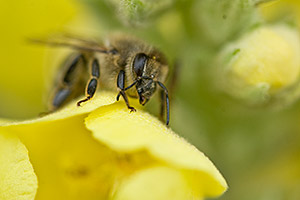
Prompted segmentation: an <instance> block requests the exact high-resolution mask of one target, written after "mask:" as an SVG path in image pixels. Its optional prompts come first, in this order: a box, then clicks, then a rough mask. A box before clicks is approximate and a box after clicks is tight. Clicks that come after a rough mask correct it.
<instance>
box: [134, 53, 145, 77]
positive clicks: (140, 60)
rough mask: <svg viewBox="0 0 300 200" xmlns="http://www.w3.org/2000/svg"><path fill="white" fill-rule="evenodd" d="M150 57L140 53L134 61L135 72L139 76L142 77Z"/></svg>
mask: <svg viewBox="0 0 300 200" xmlns="http://www.w3.org/2000/svg"><path fill="white" fill-rule="evenodd" d="M147 60H148V56H147V55H146V54H144V53H139V54H137V55H136V56H135V58H134V61H133V70H134V72H135V73H136V75H137V76H142V74H143V71H144V67H145V64H146V62H147Z"/></svg>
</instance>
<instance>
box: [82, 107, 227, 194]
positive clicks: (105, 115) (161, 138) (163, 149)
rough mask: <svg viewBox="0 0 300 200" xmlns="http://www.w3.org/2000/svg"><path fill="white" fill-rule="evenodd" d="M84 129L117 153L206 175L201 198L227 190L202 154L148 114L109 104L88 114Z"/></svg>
mask: <svg viewBox="0 0 300 200" xmlns="http://www.w3.org/2000/svg"><path fill="white" fill-rule="evenodd" d="M86 126H87V128H88V129H90V130H91V131H92V132H93V135H94V137H95V138H96V139H98V140H99V141H101V142H103V143H105V144H106V145H108V146H109V147H111V148H112V149H114V150H116V151H118V152H123V153H124V152H126V153H134V152H135V151H137V150H146V151H148V152H149V153H150V154H151V155H152V156H153V157H154V158H157V159H159V160H161V161H163V162H166V163H168V164H169V165H172V166H174V167H177V168H182V169H188V170H194V172H195V174H197V173H207V174H209V176H205V177H206V179H205V180H203V181H204V182H205V183H206V184H205V186H204V187H205V189H204V191H203V194H204V195H205V196H206V195H208V196H215V195H218V194H220V193H222V192H224V191H225V190H226V188H227V185H226V182H225V180H224V179H223V177H222V176H221V174H220V173H219V171H218V170H217V169H216V168H215V167H214V165H213V164H212V162H211V161H210V160H209V159H208V158H207V157H206V156H205V155H204V154H203V153H202V152H200V151H199V150H197V149H196V148H195V147H194V146H192V145H190V144H189V143H187V142H186V141H185V140H184V139H182V138H180V137H179V136H178V135H176V134H175V133H174V132H173V131H172V130H171V129H168V128H167V127H166V126H165V125H164V124H163V123H162V122H160V121H159V120H158V119H156V118H153V117H151V116H150V115H149V114H148V113H145V112H143V111H141V110H139V111H138V112H137V113H133V114H131V113H129V112H128V109H127V108H126V107H124V105H123V104H121V103H118V104H112V105H110V106H106V107H101V108H100V109H98V110H96V111H94V112H93V113H92V114H90V116H89V117H88V118H87V119H86ZM103 127H110V128H109V129H104V128H103ZM202 189H203V188H201V189H200V188H199V190H202Z"/></svg>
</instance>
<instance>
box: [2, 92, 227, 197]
mask: <svg viewBox="0 0 300 200" xmlns="http://www.w3.org/2000/svg"><path fill="white" fill-rule="evenodd" d="M114 102H115V93H111V92H100V93H97V95H96V96H95V98H94V99H93V100H91V101H89V102H87V103H85V104H83V105H82V107H77V106H76V100H75V101H74V102H71V103H70V104H69V105H67V106H66V107H65V108H64V109H62V110H61V111H58V112H56V113H53V114H51V115H48V116H45V117H43V118H39V119H36V120H30V121H25V122H21V123H11V124H4V125H2V127H0V130H1V129H5V130H6V131H9V132H11V133H16V134H17V135H18V136H19V137H20V139H21V140H22V142H23V143H24V144H25V145H26V147H27V148H28V150H29V152H30V156H31V157H30V158H31V161H32V164H33V166H34V168H35V171H36V173H37V176H38V177H39V190H38V192H37V198H36V199H42V200H45V199H101V198H102V199H107V198H109V197H114V194H118V192H119V191H120V194H123V192H125V193H127V192H130V188H131V186H130V185H131V184H133V185H134V184H136V183H135V182H136V181H137V182H139V181H141V180H144V181H145V182H144V184H145V186H146V185H147V184H148V183H149V181H151V180H148V177H149V175H147V174H148V172H149V173H150V174H152V173H154V175H158V174H164V172H165V173H166V174H165V176H166V177H168V176H172V177H173V179H174V184H171V185H167V186H166V189H168V188H177V187H181V186H186V188H187V189H185V190H184V191H182V193H178V195H179V196H178V198H181V196H182V195H183V196H184V195H187V194H190V193H192V195H193V197H195V198H202V197H214V196H219V195H221V194H222V193H223V192H224V191H225V190H226V189H227V185H226V182H225V180H224V179H223V177H222V176H221V174H220V173H219V172H218V170H217V169H216V168H215V166H214V165H213V164H212V163H211V161H209V159H208V158H206V157H205V156H204V155H203V154H202V153H201V152H199V151H198V150H197V149H196V148H195V147H193V146H192V145H190V144H188V143H187V142H186V141H185V140H183V139H182V138H180V137H179V136H177V135H175V134H174V133H173V132H172V131H171V130H170V129H168V128H166V126H165V125H164V124H162V123H161V122H160V121H158V120H157V119H156V118H154V117H152V116H151V115H149V114H147V113H145V112H143V111H142V110H140V109H138V108H139V106H137V105H135V104H136V103H137V101H136V100H132V99H130V102H131V104H133V105H134V106H135V107H136V108H137V112H136V113H130V112H129V110H128V109H127V107H126V105H125V103H124V101H122V102H117V103H114ZM98 106H100V108H98ZM97 108H98V109H97ZM95 109H96V110H95ZM90 112H91V113H90ZM89 113H90V114H89ZM84 120H85V122H86V124H84ZM85 125H86V126H85ZM87 128H88V129H89V130H91V131H92V135H91V134H90V133H91V132H90V131H89V130H88V129H87ZM92 136H94V137H95V138H96V139H97V140H95V139H94V138H93V137H92ZM99 141H100V143H99ZM153 166H157V167H158V168H157V170H156V169H155V168H153ZM151 168H153V169H154V171H153V172H152V171H151ZM148 169H149V170H150V171H147V170H148ZM144 170H146V171H144ZM143 171H144V172H143ZM137 173H142V175H141V177H142V178H137V179H136V178H134V177H135V176H136V175H137ZM143 177H145V178H143ZM130 180H133V181H130ZM127 183H128V184H127ZM166 184H169V182H166ZM127 185H128V186H127ZM122 188H125V190H124V191H123V189H122ZM126 188H129V189H126ZM53 191H55V192H53ZM122 191H123V192H122ZM138 195H143V193H141V194H138ZM157 195H158V196H161V197H164V195H166V194H165V193H161V194H157ZM137 197H139V196H137Z"/></svg>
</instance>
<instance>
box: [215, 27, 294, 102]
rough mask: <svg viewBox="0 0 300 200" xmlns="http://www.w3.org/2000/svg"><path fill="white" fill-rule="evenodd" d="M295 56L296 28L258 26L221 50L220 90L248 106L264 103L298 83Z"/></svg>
mask: <svg viewBox="0 0 300 200" xmlns="http://www.w3.org/2000/svg"><path fill="white" fill-rule="evenodd" d="M299 54H300V39H299V35H298V31H297V30H296V29H294V28H291V27H288V26H287V25H275V26H261V27H259V28H257V29H255V30H253V31H252V32H250V33H248V34H246V35H244V36H243V37H242V38H241V39H239V40H238V41H236V42H233V43H231V44H228V45H227V46H226V47H225V48H224V50H223V52H222V56H221V57H222V59H221V60H222V61H221V63H222V64H221V65H222V67H223V69H222V75H221V76H222V79H223V82H224V87H225V88H224V89H225V90H226V91H227V92H228V93H230V94H232V95H234V96H236V97H238V98H242V99H245V100H247V101H249V102H251V103H262V102H266V100H268V99H269V98H270V97H272V96H274V95H277V94H278V93H280V92H282V91H284V90H285V89H287V88H290V87H292V86H293V85H295V84H296V83H297V82H298V81H299V72H300V57H299ZM220 85H223V84H220Z"/></svg>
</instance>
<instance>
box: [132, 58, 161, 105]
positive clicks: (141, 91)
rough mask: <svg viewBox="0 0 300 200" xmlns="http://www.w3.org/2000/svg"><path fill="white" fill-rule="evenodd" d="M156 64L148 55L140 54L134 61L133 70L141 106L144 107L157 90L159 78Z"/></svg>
mask: <svg viewBox="0 0 300 200" xmlns="http://www.w3.org/2000/svg"><path fill="white" fill-rule="evenodd" d="M154 63H155V62H154V61H153V60H152V59H151V58H150V57H149V56H148V55H146V54H144V53H138V54H137V55H136V56H135V58H134V61H133V64H132V68H133V71H134V73H135V74H136V80H137V83H136V89H137V92H138V95H139V101H140V104H142V105H144V104H145V103H147V101H148V100H149V99H150V98H151V96H152V95H153V93H154V92H155V90H156V82H155V81H154V79H155V78H156V76H157V72H156V71H157V70H156V68H157V67H156V66H155V64H154Z"/></svg>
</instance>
